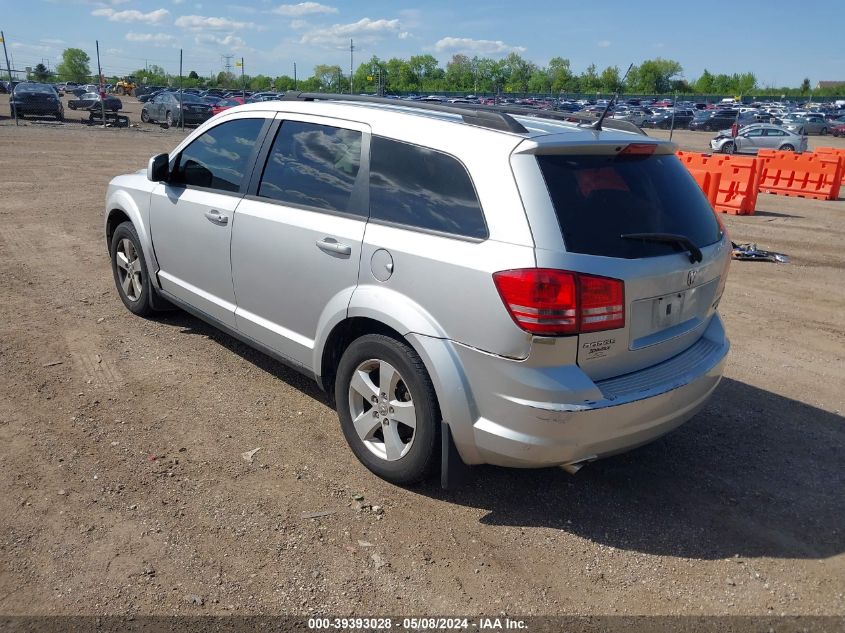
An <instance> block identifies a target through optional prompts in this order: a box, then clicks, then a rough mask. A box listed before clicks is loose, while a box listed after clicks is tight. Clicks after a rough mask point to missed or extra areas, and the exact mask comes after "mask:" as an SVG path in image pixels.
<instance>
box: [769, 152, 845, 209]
mask: <svg viewBox="0 0 845 633" xmlns="http://www.w3.org/2000/svg"><path fill="white" fill-rule="evenodd" d="M757 156H758V157H759V158H760V159H761V160H762V161H763V174H762V176H761V178H760V191H765V192H766V193H775V194H779V195H784V196H798V197H800V198H815V199H816V200H836V199H838V198H839V189H840V187H841V186H842V158H841V157H839V156H837V155H834V154H823V153H821V154H810V153H804V154H796V153H794V152H779V151H776V150H765V149H761V150H760V151H759V152H758V154H757Z"/></svg>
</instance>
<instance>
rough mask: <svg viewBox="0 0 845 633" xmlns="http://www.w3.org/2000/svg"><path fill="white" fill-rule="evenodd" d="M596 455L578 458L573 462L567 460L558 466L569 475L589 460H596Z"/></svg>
mask: <svg viewBox="0 0 845 633" xmlns="http://www.w3.org/2000/svg"><path fill="white" fill-rule="evenodd" d="M596 459H598V458H597V456H596V455H590V456H589V457H584V458H583V459H579V460H578V461H575V462H569V463H568V464H561V465H560V467H561V468H562V469H563V470H565V471H566V472H567V473H569V474H570V475H574V474H576V473H577V472H578V471H579V470H581V469H582V468H583V467H584V466H585V465H587V464H589V463H590V462H594V461H596Z"/></svg>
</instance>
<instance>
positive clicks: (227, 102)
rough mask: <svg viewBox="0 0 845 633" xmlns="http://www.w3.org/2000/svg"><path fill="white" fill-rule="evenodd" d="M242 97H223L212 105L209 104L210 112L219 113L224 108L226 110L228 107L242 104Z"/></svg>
mask: <svg viewBox="0 0 845 633" xmlns="http://www.w3.org/2000/svg"><path fill="white" fill-rule="evenodd" d="M244 102H245V101H244V98H243V97H229V98H227V99H223V100H221V101H218V102H217V103H215V104H214V105H213V106H211V113H212V114H220V113H221V112H223V111H224V110H228V109H229V108H234V107H235V106H239V105H243V104H244Z"/></svg>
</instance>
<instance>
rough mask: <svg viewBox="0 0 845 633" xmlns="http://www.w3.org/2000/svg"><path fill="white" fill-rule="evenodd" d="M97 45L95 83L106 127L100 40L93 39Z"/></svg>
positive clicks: (104, 89)
mask: <svg viewBox="0 0 845 633" xmlns="http://www.w3.org/2000/svg"><path fill="white" fill-rule="evenodd" d="M94 44H95V45H96V47H97V84H98V85H99V86H100V108H101V110H102V115H103V127H106V88H105V86H103V67H102V66H100V40H94Z"/></svg>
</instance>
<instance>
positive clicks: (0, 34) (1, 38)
mask: <svg viewBox="0 0 845 633" xmlns="http://www.w3.org/2000/svg"><path fill="white" fill-rule="evenodd" d="M0 42H3V55H4V56H5V57H6V72H7V73H9V104H10V107H11V103H12V90H13V88H12V67H11V66H9V53H8V52H7V51H6V36H5V35H3V31H0ZM12 113H13V114H14V116H15V125H18V110H17V108H14V109H13V110H12Z"/></svg>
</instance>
